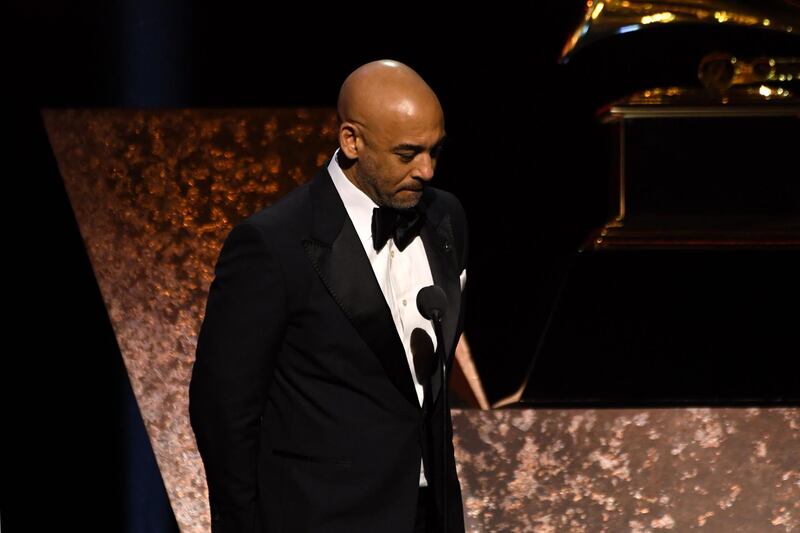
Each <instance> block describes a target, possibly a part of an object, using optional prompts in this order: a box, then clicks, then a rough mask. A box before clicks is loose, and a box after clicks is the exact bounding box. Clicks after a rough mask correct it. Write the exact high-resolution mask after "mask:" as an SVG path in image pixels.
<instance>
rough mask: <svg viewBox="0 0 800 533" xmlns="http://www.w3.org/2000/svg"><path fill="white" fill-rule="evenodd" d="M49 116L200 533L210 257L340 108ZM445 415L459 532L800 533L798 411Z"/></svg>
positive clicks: (300, 171)
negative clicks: (199, 438) (197, 356)
mask: <svg viewBox="0 0 800 533" xmlns="http://www.w3.org/2000/svg"><path fill="white" fill-rule="evenodd" d="M44 120H45V125H46V127H47V131H48V135H49V138H50V141H51V144H52V147H53V150H54V153H55V155H56V158H57V160H58V165H59V169H60V171H61V175H62V177H63V179H64V182H65V185H66V189H67V193H68V195H69V199H70V202H71V204H72V208H73V210H74V213H75V216H76V219H77V222H78V224H79V227H80V231H81V235H82V237H83V240H84V243H85V246H86V249H87V251H88V254H89V257H90V260H91V263H92V267H93V269H94V273H95V277H96V279H97V283H98V285H99V287H100V290H101V292H102V295H103V299H104V301H105V305H106V309H107V310H108V314H109V317H110V319H111V323H112V326H113V328H114V332H115V334H116V338H117V342H118V344H119V348H120V352H121V354H122V357H123V359H124V361H125V365H126V367H127V370H128V374H129V376H130V381H131V385H132V387H133V390H134V393H135V395H136V399H137V402H138V404H139V408H140V411H141V414H142V417H143V419H144V422H145V427H146V429H147V432H148V435H149V437H150V442H151V444H152V447H153V451H154V453H155V456H156V459H157V461H158V465H159V468H160V470H161V474H162V476H163V479H164V484H165V486H166V489H167V493H168V495H169V498H170V502H171V505H172V508H173V510H174V512H175V517H176V519H177V521H178V524H179V525H180V527H181V530H182V531H184V532H191V533H195V532H197V533H199V532H205V531H208V530H209V516H208V501H207V493H206V487H205V480H204V472H203V468H202V463H201V461H200V457H199V455H198V453H197V449H196V446H195V441H194V436H193V433H192V431H191V428H190V426H189V419H188V410H187V407H188V401H187V392H188V382H189V377H190V374H191V367H192V362H193V358H194V351H195V346H196V338H197V332H198V329H199V326H200V323H201V320H202V315H203V312H204V307H205V299H206V296H207V292H208V288H209V285H210V283H211V280H212V278H213V269H214V263H215V260H216V258H217V255H218V254H219V250H220V246H221V244H222V240H223V239H224V237H225V236H226V234H227V232H228V230H229V229H230V228H231V226H232V225H233V224H234V223H235V222H237V221H239V220H241V219H243V218H245V217H247V216H249V215H250V214H252V213H254V212H256V211H258V210H259V209H261V208H262V207H265V206H267V205H270V204H271V203H273V202H274V201H275V200H276V199H278V198H280V197H281V196H283V195H284V194H286V193H287V192H289V191H290V190H292V189H293V188H294V187H296V186H297V185H299V184H301V183H304V182H305V181H306V180H308V179H309V178H310V177H311V176H312V175H313V173H314V171H315V170H316V168H318V167H319V166H320V165H322V164H323V163H324V162H325V160H326V159H327V158H328V157H329V156H330V155H331V154H332V152H333V149H334V147H335V144H336V120H335V113H334V112H333V110H331V109H246V110H237V109H226V110H174V111H169V110H162V111H123V110H49V111H46V112H44ZM108 356H109V357H115V356H116V354H108ZM453 422H454V427H455V447H456V458H457V461H458V469H459V475H460V478H461V481H462V487H463V497H464V503H465V513H466V516H465V519H466V522H467V528H468V530H469V531H491V532H494V531H533V532H536V533H554V532H557V531H558V532H560V531H569V532H597V531H608V532H619V531H631V532H645V531H656V530H674V531H689V530H695V529H701V530H703V531H720V532H736V531H742V532H764V531H787V532H788V531H793V530H794V531H798V530H800V466H798V462H797V457H798V456H799V455H800V410H798V409H790V408H783V409H757V408H750V409H713V410H712V409H634V410H547V409H539V410H533V409H508V410H501V411H478V410H454V412H453Z"/></svg>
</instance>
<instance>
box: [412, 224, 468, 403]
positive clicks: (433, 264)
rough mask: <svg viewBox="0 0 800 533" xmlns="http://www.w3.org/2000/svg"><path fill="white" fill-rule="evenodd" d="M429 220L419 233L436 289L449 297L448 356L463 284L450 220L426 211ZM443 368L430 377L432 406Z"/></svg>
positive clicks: (444, 332) (446, 321) (444, 323)
mask: <svg viewBox="0 0 800 533" xmlns="http://www.w3.org/2000/svg"><path fill="white" fill-rule="evenodd" d="M426 215H427V220H426V222H425V225H424V226H423V228H422V231H421V232H420V237H421V238H422V242H423V244H424V245H425V253H426V254H427V256H428V264H429V265H430V268H431V275H432V277H433V283H434V285H437V286H439V287H441V288H442V289H443V290H444V292H445V295H447V312H446V313H445V315H444V318H443V319H442V336H443V337H444V349H445V351H444V353H445V355H446V356H449V355H450V354H451V353H452V350H453V342H455V341H456V339H455V338H454V337H455V333H456V328H457V327H458V309H459V308H460V305H461V283H460V278H459V274H460V272H457V270H458V264H457V258H456V256H455V251H454V242H455V241H454V237H453V228H452V226H451V223H450V216H449V215H447V214H444V215H443V216H441V215H438V214H437V213H436V211H435V210H433V209H431V208H428V209H427V210H426ZM441 373H442V369H441V367H440V365H438V364H437V365H436V371H435V372H434V374H433V376H432V377H431V404H433V402H434V401H436V398H437V397H438V395H439V389H441V379H442V378H441Z"/></svg>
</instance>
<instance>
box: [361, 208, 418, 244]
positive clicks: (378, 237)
mask: <svg viewBox="0 0 800 533" xmlns="http://www.w3.org/2000/svg"><path fill="white" fill-rule="evenodd" d="M424 221H425V215H424V214H423V213H422V212H421V211H419V210H418V209H417V208H416V207H413V208H411V209H393V208H391V207H387V206H381V207H376V208H375V209H373V210H372V245H373V246H374V247H375V250H378V251H380V249H381V248H383V247H384V245H385V244H386V241H388V240H389V237H393V238H394V243H395V245H397V247H398V248H399V249H400V251H401V252H402V251H403V250H404V249H405V247H406V246H408V245H409V244H411V241H413V240H414V237H416V236H417V235H419V231H420V229H422V224H423V222H424Z"/></svg>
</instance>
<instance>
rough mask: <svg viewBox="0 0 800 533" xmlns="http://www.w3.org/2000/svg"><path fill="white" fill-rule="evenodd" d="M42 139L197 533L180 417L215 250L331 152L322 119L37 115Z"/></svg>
mask: <svg viewBox="0 0 800 533" xmlns="http://www.w3.org/2000/svg"><path fill="white" fill-rule="evenodd" d="M43 115H44V120H45V125H46V127H47V131H48V135H49V137H50V142H51V144H52V146H53V150H54V152H55V155H56V158H57V160H58V165H59V169H60V171H61V175H62V176H63V178H64V182H65V185H66V189H67V193H68V195H69V199H70V202H71V204H72V208H73V211H74V213H75V216H76V218H77V221H78V224H79V226H80V231H81V235H82V237H83V240H84V243H85V245H86V249H87V250H88V253H89V257H90V259H91V262H92V267H93V269H94V273H95V277H96V279H97V283H98V285H99V287H100V290H101V292H102V295H103V299H104V301H105V305H106V309H107V310H108V314H109V317H110V319H111V323H112V325H113V328H114V333H115V334H116V338H117V342H118V344H119V347H120V351H121V353H122V356H123V359H124V360H125V365H126V367H127V370H128V374H129V376H130V380H131V385H132V386H133V391H134V393H135V395H136V399H137V401H138V403H139V407H140V410H141V413H142V417H143V418H144V422H145V426H146V428H147V432H148V434H149V436H150V441H151V443H152V445H153V451H154V452H155V456H156V459H157V461H158V465H159V468H160V470H161V474H162V476H163V478H164V483H165V486H166V489H167V493H168V494H169V497H170V501H171V504H172V508H173V510H174V511H175V517H176V518H177V521H178V524H179V525H180V527H181V530H182V531H184V532H201V531H208V529H209V523H210V522H209V516H208V500H207V493H206V486H205V479H204V475H203V469H202V463H201V461H200V457H199V455H198V453H197V449H196V447H195V441H194V435H193V433H192V431H191V428H190V426H189V419H188V383H189V377H190V374H191V367H192V362H193V360H194V350H195V345H196V340H197V332H198V330H199V327H200V321H201V319H202V315H203V312H204V309H205V300H206V296H207V292H208V288H209V285H210V283H211V280H212V278H213V269H214V264H215V261H216V258H217V255H218V254H219V249H220V246H221V244H222V240H223V239H224V237H225V235H226V234H227V232H228V230H229V229H230V227H231V226H232V225H233V224H234V223H235V222H237V221H239V220H241V219H243V218H245V217H247V216H249V215H250V214H252V213H254V212H256V211H258V210H259V209H261V208H262V207H264V206H266V205H269V204H271V203H272V202H273V201H275V200H276V199H277V198H280V197H281V196H283V195H284V194H286V193H287V192H289V191H290V190H292V189H293V188H295V187H296V186H297V185H298V184H300V183H303V182H304V181H306V180H307V179H309V178H310V177H311V176H312V175H313V172H314V171H315V170H316V168H318V167H319V166H321V165H322V164H323V163H324V162H325V160H326V159H327V158H328V157H330V155H331V154H332V153H333V149H334V148H335V145H336V116H335V113H334V111H333V110H332V109H316V110H303V109H282V110H266V109H264V110H235V109H228V110H175V111H126V110H49V111H45V112H44V114H43Z"/></svg>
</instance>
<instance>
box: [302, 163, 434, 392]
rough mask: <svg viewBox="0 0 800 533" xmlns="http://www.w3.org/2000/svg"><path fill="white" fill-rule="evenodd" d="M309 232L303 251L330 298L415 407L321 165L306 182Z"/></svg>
mask: <svg viewBox="0 0 800 533" xmlns="http://www.w3.org/2000/svg"><path fill="white" fill-rule="evenodd" d="M310 192H311V197H312V203H313V204H312V205H313V217H314V220H313V223H312V229H311V231H312V234H311V237H310V238H307V239H303V246H304V247H305V251H306V254H307V255H308V257H309V259H310V260H311V262H312V263H313V264H314V268H315V269H316V271H317V274H318V275H319V277H320V279H321V280H322V283H323V284H324V285H325V286H326V287H327V289H328V292H329V293H330V294H331V296H332V297H333V299H334V300H335V301H336V303H337V304H338V305H339V307H341V308H342V311H343V312H344V314H345V315H346V316H347V318H348V319H349V320H350V322H351V323H352V324H353V326H354V327H355V328H356V330H357V331H358V333H359V335H361V337H362V338H363V339H364V341H365V342H366V343H367V345H368V346H369V347H370V349H372V351H373V352H374V353H375V354H376V355H377V356H378V359H380V361H381V364H382V365H383V367H384V369H385V370H386V374H387V375H388V376H389V379H390V380H391V381H392V382H393V383H394V385H395V386H396V387H397V389H398V390H399V391H400V392H401V393H402V394H403V396H405V397H406V399H407V400H408V401H410V402H412V403H413V404H414V405H417V406H419V400H418V398H417V393H416V390H415V389H414V380H413V378H412V376H411V370H410V369H409V367H408V361H407V359H406V354H405V350H404V348H403V343H402V342H401V340H400V337H399V336H398V335H397V329H396V327H395V325H394V320H393V319H392V314H391V311H390V310H389V306H388V305H387V304H386V299H385V298H384V296H383V292H382V291H381V288H380V285H378V281H377V280H376V279H375V272H374V271H373V270H372V265H370V263H369V259H368V258H367V255H366V254H365V253H364V246H363V245H362V244H361V240H360V239H359V238H358V234H357V233H356V230H355V227H353V223H352V222H351V221H350V218H349V217H348V216H347V211H346V210H345V208H344V204H343V203H342V200H341V198H340V197H339V194H338V192H337V191H336V187H335V186H334V185H333V181H332V180H331V178H330V175H329V174H328V172H327V170H326V169H325V168H323V170H321V171H320V173H319V174H318V175H317V177H316V178H315V179H314V183H312V185H311V191H310Z"/></svg>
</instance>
